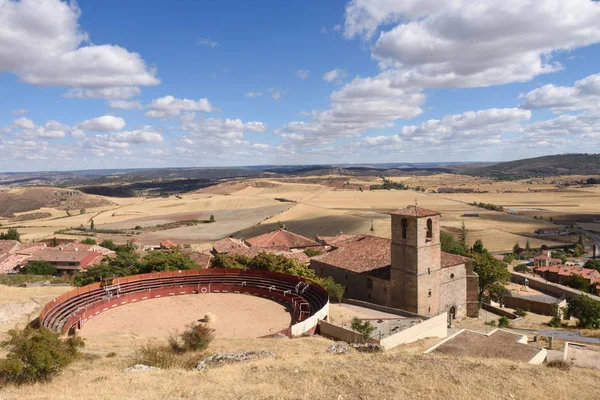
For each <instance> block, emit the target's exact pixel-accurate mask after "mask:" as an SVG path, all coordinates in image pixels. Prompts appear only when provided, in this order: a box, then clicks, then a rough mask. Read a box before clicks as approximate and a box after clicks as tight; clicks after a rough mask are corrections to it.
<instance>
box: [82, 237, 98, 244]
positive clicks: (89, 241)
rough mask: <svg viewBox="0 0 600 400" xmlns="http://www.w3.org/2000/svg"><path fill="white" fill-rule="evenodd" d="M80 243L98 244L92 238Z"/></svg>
mask: <svg viewBox="0 0 600 400" xmlns="http://www.w3.org/2000/svg"><path fill="white" fill-rule="evenodd" d="M79 243H81V244H96V241H95V240H94V239H92V238H85V239H83V240H82V241H81V242H79Z"/></svg>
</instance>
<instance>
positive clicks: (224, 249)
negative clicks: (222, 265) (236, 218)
mask: <svg viewBox="0 0 600 400" xmlns="http://www.w3.org/2000/svg"><path fill="white" fill-rule="evenodd" d="M247 248H248V245H246V243H244V242H243V241H241V240H240V239H234V238H231V237H226V238H225V239H221V240H217V241H216V242H214V243H213V250H214V251H216V252H217V253H219V254H226V253H229V252H230V251H231V250H234V249H247Z"/></svg>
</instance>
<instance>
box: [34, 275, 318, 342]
mask: <svg viewBox="0 0 600 400" xmlns="http://www.w3.org/2000/svg"><path fill="white" fill-rule="evenodd" d="M112 285H113V286H115V285H116V287H118V288H119V290H118V291H112V292H111V294H112V295H111V296H107V291H106V287H101V284H99V283H94V284H91V285H88V286H84V287H82V288H79V289H76V290H73V291H71V292H68V293H65V294H63V295H62V296H60V297H58V298H56V299H54V300H53V301H51V302H50V303H48V304H46V306H45V307H44V308H43V310H42V312H41V313H40V323H41V325H42V326H44V327H46V328H48V329H50V330H52V331H54V332H61V333H66V332H69V331H77V330H78V329H80V328H81V327H82V326H83V324H84V323H85V322H86V321H87V320H88V319H89V318H92V317H93V316H94V315H97V314H99V313H101V312H103V311H107V310H109V309H111V308H114V307H117V306H120V305H125V304H129V303H132V302H137V301H141V300H146V299H153V298H158V297H164V296H174V295H182V294H203V293H239V294H249V295H254V296H261V297H265V298H269V299H272V300H274V301H277V302H280V303H283V304H285V305H287V306H288V307H289V309H290V313H291V315H292V324H293V325H294V324H299V323H301V322H302V321H305V320H307V319H308V318H310V317H311V316H313V315H315V314H316V313H319V315H321V314H322V312H321V311H322V310H323V309H324V308H325V307H326V306H327V305H328V303H329V300H328V296H327V292H326V291H325V290H324V289H323V288H322V287H320V286H319V285H316V284H314V283H309V282H306V281H304V280H303V279H301V278H298V277H296V276H291V275H286V274H281V273H276V272H269V271H259V270H237V269H216V268H215V269H202V270H188V271H168V272H160V273H153V274H142V275H133V276H127V277H122V278H116V279H115V280H114V282H113V283H112ZM315 325H316V320H315ZM304 328H305V325H302V326H301V329H304ZM309 329H310V327H309ZM307 330H308V329H307ZM296 331H297V330H296Z"/></svg>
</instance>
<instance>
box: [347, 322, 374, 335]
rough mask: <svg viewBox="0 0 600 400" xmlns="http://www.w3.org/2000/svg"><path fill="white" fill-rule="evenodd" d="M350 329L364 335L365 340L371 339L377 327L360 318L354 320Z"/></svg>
mask: <svg viewBox="0 0 600 400" xmlns="http://www.w3.org/2000/svg"><path fill="white" fill-rule="evenodd" d="M350 327H351V328H352V330H353V331H355V332H358V333H360V334H361V335H363V337H364V338H365V339H368V338H369V337H371V333H373V331H374V330H375V327H374V326H373V325H372V324H371V323H370V322H369V321H363V320H361V319H360V318H358V317H354V318H352V322H351V323H350Z"/></svg>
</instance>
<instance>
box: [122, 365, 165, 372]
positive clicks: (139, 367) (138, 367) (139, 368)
mask: <svg viewBox="0 0 600 400" xmlns="http://www.w3.org/2000/svg"><path fill="white" fill-rule="evenodd" d="M159 370H160V368H158V367H153V366H150V365H144V364H136V365H134V366H133V367H128V368H125V369H124V370H123V372H141V371H159Z"/></svg>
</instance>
